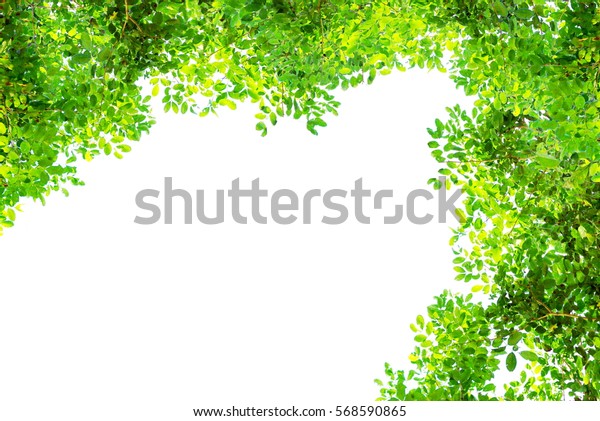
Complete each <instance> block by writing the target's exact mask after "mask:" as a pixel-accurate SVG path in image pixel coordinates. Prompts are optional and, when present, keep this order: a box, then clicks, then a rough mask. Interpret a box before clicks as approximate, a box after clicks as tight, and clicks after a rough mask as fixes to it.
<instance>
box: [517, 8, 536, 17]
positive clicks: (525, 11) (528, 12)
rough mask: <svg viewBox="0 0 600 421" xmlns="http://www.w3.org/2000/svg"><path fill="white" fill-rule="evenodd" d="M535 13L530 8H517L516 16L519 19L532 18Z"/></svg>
mask: <svg viewBox="0 0 600 421" xmlns="http://www.w3.org/2000/svg"><path fill="white" fill-rule="evenodd" d="M533 15H534V13H533V11H532V10H529V9H517V10H515V16H516V17H518V18H519V19H531V18H532V17H533Z"/></svg>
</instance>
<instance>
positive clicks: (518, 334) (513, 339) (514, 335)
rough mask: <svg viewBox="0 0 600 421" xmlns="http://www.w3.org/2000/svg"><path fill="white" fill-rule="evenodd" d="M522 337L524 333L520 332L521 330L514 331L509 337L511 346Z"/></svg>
mask: <svg viewBox="0 0 600 421" xmlns="http://www.w3.org/2000/svg"><path fill="white" fill-rule="evenodd" d="M522 337H523V334H522V333H521V332H519V331H516V332H513V333H512V334H511V335H510V336H509V337H508V344H509V345H511V346H514V345H516V344H518V343H519V341H520V340H521V338H522Z"/></svg>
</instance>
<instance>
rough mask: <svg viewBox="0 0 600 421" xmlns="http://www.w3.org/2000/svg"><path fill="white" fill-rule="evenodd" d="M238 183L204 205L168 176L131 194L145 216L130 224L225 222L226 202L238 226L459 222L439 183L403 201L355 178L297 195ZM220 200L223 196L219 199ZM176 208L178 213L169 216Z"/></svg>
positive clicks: (450, 195) (202, 196)
mask: <svg viewBox="0 0 600 421" xmlns="http://www.w3.org/2000/svg"><path fill="white" fill-rule="evenodd" d="M440 182H441V185H442V186H445V185H446V180H445V177H441V178H440ZM240 184H241V183H240V179H239V178H236V179H235V180H233V181H232V182H231V187H230V188H229V189H228V190H216V192H215V194H214V195H213V196H212V197H211V199H212V200H211V202H212V203H211V205H210V206H207V202H208V200H207V195H206V193H205V191H204V190H196V191H195V192H194V193H190V192H189V191H187V190H184V189H177V188H174V187H173V178H172V177H166V178H165V179H164V185H163V190H162V191H161V190H155V189H144V190H141V191H140V192H138V193H137V195H136V196H135V203H136V205H137V206H138V208H139V209H140V210H142V211H144V214H145V215H141V216H140V215H138V216H136V217H135V219H134V222H135V223H136V224H140V225H152V224H156V223H160V222H162V223H165V224H173V223H174V220H176V221H177V223H185V224H192V223H194V222H195V221H197V222H199V223H202V224H206V225H217V224H222V223H225V222H227V221H229V218H228V217H226V211H225V209H226V204H227V205H228V206H227V207H228V208H229V211H228V212H227V213H228V214H229V215H230V216H231V220H232V221H233V222H236V223H238V224H247V223H248V221H249V220H252V221H254V223H257V224H267V223H269V222H272V223H275V224H280V225H289V224H294V223H301V224H312V223H315V222H320V223H323V224H327V225H340V224H343V223H345V222H347V221H348V220H350V218H351V217H354V219H355V220H356V221H358V222H359V223H361V224H371V223H383V224H398V223H399V222H401V221H402V220H403V219H404V218H406V219H407V220H408V221H409V222H411V223H413V224H417V225H424V224H428V223H431V222H434V220H436V221H437V222H438V223H446V221H447V215H448V214H450V215H451V216H452V217H454V218H455V219H456V220H457V221H459V217H458V215H457V213H456V207H455V203H456V201H457V200H458V199H459V197H460V196H461V195H462V191H461V190H460V189H457V190H455V191H454V192H451V191H448V190H446V189H445V188H444V187H442V188H441V189H440V190H437V191H435V195H434V193H433V192H431V191H429V190H424V189H416V190H412V191H410V192H409V193H408V194H407V195H406V199H405V201H404V203H397V202H396V200H395V197H394V191H393V190H378V191H372V190H370V189H366V188H365V187H364V185H363V179H362V178H359V179H357V180H356V181H355V182H354V186H353V188H352V189H350V190H349V191H348V190H343V189H331V190H326V191H322V190H320V189H312V190H308V191H306V192H304V193H303V194H298V193H296V192H295V191H294V190H291V189H279V190H276V191H274V192H273V193H270V192H269V190H267V189H263V188H261V186H260V178H256V179H254V180H252V181H251V182H250V183H249V184H250V186H249V188H242V187H241V186H240ZM436 196H437V203H436V205H437V206H435V211H433V210H432V211H433V212H434V213H436V214H437V219H436V217H435V216H434V215H433V214H432V213H430V212H428V211H427V210H423V207H424V205H426V204H430V201H432V200H434V199H436ZM226 198H227V199H228V200H225V199H226ZM176 207H177V211H179V210H180V211H181V213H182V215H178V217H177V218H174V213H175V208H176ZM265 207H267V209H265ZM207 208H210V209H207ZM351 210H352V211H353V212H351ZM177 213H178V212H177ZM351 214H353V215H351ZM315 215H317V216H315ZM269 216H270V219H269Z"/></svg>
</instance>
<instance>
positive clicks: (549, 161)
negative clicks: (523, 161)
mask: <svg viewBox="0 0 600 421" xmlns="http://www.w3.org/2000/svg"><path fill="white" fill-rule="evenodd" d="M536 160H537V161H538V162H539V163H540V164H541V165H542V166H543V167H546V168H556V167H558V165H559V164H560V161H559V160H558V159H556V158H554V157H553V156H551V155H547V154H538V155H537V156H536Z"/></svg>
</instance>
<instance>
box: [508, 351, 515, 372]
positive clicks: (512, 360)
mask: <svg viewBox="0 0 600 421" xmlns="http://www.w3.org/2000/svg"><path fill="white" fill-rule="evenodd" d="M516 367H517V356H516V355H515V353H514V352H511V353H510V354H508V355H507V356H506V369H507V370H508V371H515V368H516Z"/></svg>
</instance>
